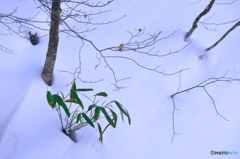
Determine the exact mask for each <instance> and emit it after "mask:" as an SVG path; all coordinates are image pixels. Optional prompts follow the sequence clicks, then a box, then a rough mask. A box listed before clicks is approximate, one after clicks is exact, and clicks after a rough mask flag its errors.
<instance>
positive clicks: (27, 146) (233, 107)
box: [0, 0, 240, 159]
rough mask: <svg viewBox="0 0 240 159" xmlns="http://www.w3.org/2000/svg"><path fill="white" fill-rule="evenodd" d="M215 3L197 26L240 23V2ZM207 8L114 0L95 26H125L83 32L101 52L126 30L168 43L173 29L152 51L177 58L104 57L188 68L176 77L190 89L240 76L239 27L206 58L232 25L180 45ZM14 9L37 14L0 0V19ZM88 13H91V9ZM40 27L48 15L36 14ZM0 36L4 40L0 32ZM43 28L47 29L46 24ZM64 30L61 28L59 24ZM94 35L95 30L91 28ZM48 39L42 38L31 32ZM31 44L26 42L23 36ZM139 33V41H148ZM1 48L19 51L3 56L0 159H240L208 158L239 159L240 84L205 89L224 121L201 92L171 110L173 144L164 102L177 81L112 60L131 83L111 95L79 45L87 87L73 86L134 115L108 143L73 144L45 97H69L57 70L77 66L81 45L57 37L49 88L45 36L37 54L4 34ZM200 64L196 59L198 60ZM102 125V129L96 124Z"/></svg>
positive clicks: (85, 138) (31, 6) (173, 0)
mask: <svg viewBox="0 0 240 159" xmlns="http://www.w3.org/2000/svg"><path fill="white" fill-rule="evenodd" d="M227 2H230V1H227V0H221V1H220V0H218V1H217V2H216V4H215V5H214V7H213V9H212V10H211V12H210V13H209V14H208V15H206V16H204V17H203V18H202V19H201V21H204V20H207V19H209V18H210V19H209V20H208V22H209V23H224V22H227V21H232V20H235V19H238V18H239V15H240V11H239V6H240V1H239V0H237V1H236V2H235V3H233V4H228V5H226V4H222V3H227ZM208 3H209V1H207V0H201V1H199V2H197V1H190V0H182V1H181V2H179V1H177V0H168V1H156V0H148V1H144V0H132V1H127V0H121V1H114V2H112V4H110V5H109V6H108V7H107V8H106V9H111V10H112V11H111V12H110V13H107V14H102V15H99V16H96V17H95V19H94V20H96V21H99V22H101V21H109V20H112V19H116V18H119V17H121V16H124V15H126V17H125V18H123V19H122V20H120V21H118V22H116V23H112V24H109V25H101V26H98V27H97V28H98V29H97V30H95V31H93V32H89V33H86V37H87V38H89V39H91V40H92V41H93V42H94V43H95V44H96V46H98V47H99V48H104V47H108V46H118V45H119V44H121V43H124V42H126V41H127V40H128V39H129V34H128V33H126V31H131V32H134V30H135V29H139V28H145V29H146V33H150V34H153V33H156V32H158V31H162V34H161V37H165V36H167V35H169V34H171V33H172V32H174V31H176V30H179V31H177V32H176V33H175V34H174V35H173V36H171V37H170V38H168V39H166V40H162V41H159V42H158V43H157V44H156V45H155V49H156V50H160V53H161V54H166V53H168V52H169V50H172V51H174V50H178V49H181V48H182V47H183V46H185V45H187V44H188V43H189V42H191V44H190V45H189V46H188V47H186V48H185V49H184V50H183V51H181V52H179V53H177V54H173V55H170V56H166V57H161V58H155V57H154V58H149V57H146V56H142V55H140V54H134V53H133V52H120V53H117V52H106V53H105V54H109V55H111V54H113V55H114V54H119V55H122V56H131V57H134V58H135V59H136V60H137V61H138V62H139V63H141V64H143V65H145V66H149V67H151V68H154V67H156V66H159V65H160V64H161V67H160V68H159V69H160V70H165V72H166V73H168V72H169V73H171V72H176V71H179V70H181V69H188V68H190V69H188V70H186V71H183V72H182V73H181V78H180V79H181V80H180V82H181V87H180V90H185V89H187V88H190V87H193V86H195V85H197V84H199V83H200V82H202V81H204V80H206V79H208V78H210V77H213V76H216V77H222V76H224V75H225V73H226V72H227V71H228V73H227V76H228V77H232V78H240V71H239V70H240V66H239V60H240V54H239V51H240V45H239V44H238V43H239V36H238V35H239V34H240V29H239V28H236V29H235V30H234V31H233V32H232V33H230V34H229V35H228V36H227V37H226V38H225V39H224V41H222V42H221V43H220V44H219V45H218V46H217V47H215V48H214V49H212V50H211V51H209V52H205V51H204V50H205V49H206V48H207V47H209V46H210V45H212V44H213V43H214V42H216V40H218V39H219V38H220V37H221V36H222V35H223V34H224V33H225V32H226V31H227V30H228V29H229V28H230V27H232V26H233V25H234V23H230V24H224V25H209V26H208V27H209V28H212V29H215V31H212V30H207V29H205V28H204V27H203V26H202V25H201V24H199V27H198V28H197V29H196V31H195V32H194V33H193V34H192V36H191V37H190V38H189V39H188V40H187V41H184V40H183V39H184V35H185V34H186V32H187V31H188V30H189V29H190V27H191V25H192V22H193V20H194V19H195V17H196V16H197V15H198V14H199V13H200V12H201V11H202V10H203V9H204V8H205V7H206V6H207V4H208ZM16 7H18V12H17V14H18V15H21V16H28V15H31V14H33V13H36V12H37V11H38V10H36V8H37V5H36V3H34V2H33V1H32V0H24V1H23V0H22V1H21V2H20V1H17V0H11V1H1V6H0V8H1V12H2V13H8V12H10V11H12V10H13V9H14V8H16ZM91 10H92V8H89V11H91ZM38 18H42V19H44V18H45V17H44V14H40V15H38ZM0 27H1V32H0V33H1V34H2V33H5V34H8V31H7V29H6V28H5V27H4V26H3V25H0ZM42 27H47V26H42ZM60 27H63V28H64V25H61V26H60ZM93 27H96V26H93ZM37 32H38V34H39V35H44V34H45V33H44V32H42V31H39V30H38V31H37ZM23 36H27V35H23ZM146 37H147V35H146V34H145V35H143V37H142V38H146ZM0 44H1V45H3V46H6V47H9V48H11V49H15V51H14V52H13V54H7V53H5V52H0V72H1V76H0V78H1V80H0V81H1V82H0V88H1V90H2V91H1V93H0V97H1V100H0V112H1V113H2V114H1V115H0V158H1V159H35V158H36V159H37V158H39V159H50V158H51V159H53V158H56V159H61V158H64V159H70V158H71V159H72V158H81V159H132V158H139V159H159V158H164V159H177V158H181V159H193V158H194V159H203V158H204V159H212V158H224V159H238V158H240V157H239V155H240V154H238V155H227V156H226V155H222V156H220V155H215V156H212V155H210V151H212V150H213V151H235V152H238V153H240V143H239V138H240V135H239V131H240V115H239V111H240V107H239V103H240V98H239V92H240V83H239V82H232V83H226V82H225V83H224V82H222V83H217V85H210V86H208V87H206V88H207V90H208V92H209V93H210V94H211V96H212V97H213V98H214V100H215V101H216V106H217V109H218V111H219V112H220V113H221V114H222V115H223V116H224V117H226V118H227V119H228V121H225V120H224V119H223V118H221V117H220V116H216V111H215V109H214V106H213V104H212V103H211V100H210V99H209V97H208V96H207V95H206V93H205V92H204V91H203V90H202V89H200V88H198V89H194V90H191V91H189V92H187V93H183V94H179V95H177V96H176V97H175V103H176V107H177V108H178V110H179V111H176V114H175V130H176V132H177V133H179V134H181V135H175V137H174V140H173V142H172V143H171V139H172V136H173V130H172V124H173V123H172V114H171V112H172V110H173V104H172V100H171V98H170V96H171V95H172V94H174V93H175V92H176V91H177V90H178V87H179V74H175V75H172V76H163V75H161V74H158V73H155V72H153V71H148V70H144V69H142V68H139V67H137V66H136V65H135V64H134V63H132V62H131V61H127V60H124V59H109V60H108V61H109V63H110V64H111V66H113V67H114V71H115V73H116V76H117V78H118V79H121V78H127V77H131V78H130V79H128V80H124V81H122V82H120V83H119V84H120V86H126V88H124V89H121V90H119V91H114V90H115V88H114V85H112V84H111V83H114V79H113V75H112V73H111V72H110V70H109V69H108V68H107V67H105V65H106V64H104V62H103V61H101V65H100V66H98V68H97V69H95V65H97V64H98V59H96V51H95V50H94V49H93V48H92V47H91V46H90V45H89V44H87V43H86V44H85V46H84V48H83V49H82V51H81V59H82V73H81V76H80V77H81V78H82V79H83V80H88V81H95V80H99V79H104V80H103V81H102V82H99V83H83V82H81V81H79V80H78V81H77V83H78V86H79V87H80V88H93V89H94V90H95V92H100V91H105V92H107V93H108V94H109V96H108V97H107V98H106V100H107V101H111V100H113V99H116V100H118V101H120V102H121V103H122V104H123V105H124V106H125V107H126V108H127V109H128V111H129V112H130V115H131V118H132V124H131V125H130V126H129V125H127V123H122V122H120V121H119V123H118V126H117V128H116V129H114V128H109V129H108V130H107V131H106V133H105V134H104V141H103V144H101V143H100V142H99V141H98V132H97V131H96V130H94V129H92V128H91V127H86V128H84V129H82V130H79V131H77V138H78V140H79V142H78V143H74V142H72V141H71V140H70V139H69V138H68V137H67V136H65V135H64V134H63V133H62V132H61V125H60V121H59V118H58V116H57V113H56V112H55V111H52V109H51V108H50V107H49V106H48V104H47V101H46V92H47V90H50V91H52V92H54V93H56V92H57V91H63V92H67V91H68V90H69V86H68V87H66V85H67V84H69V83H70V82H71V81H72V80H73V76H72V75H71V74H68V73H64V72H60V71H59V70H62V71H63V70H64V71H71V72H73V71H74V69H75V68H76V67H77V66H78V64H79V63H78V62H79V61H78V56H79V47H80V46H81V43H80V41H79V40H77V39H73V38H70V37H67V36H66V35H65V34H60V43H59V49H58V58H57V62H56V67H55V72H54V85H53V86H52V87H47V86H46V85H45V84H44V83H43V81H42V79H41V77H40V75H41V71H42V68H43V64H44V61H45V54H46V51H47V44H48V37H47V36H46V37H43V38H41V41H40V43H39V44H38V45H36V46H33V45H31V43H30V42H29V41H28V40H26V39H22V38H20V37H18V36H17V35H15V34H12V35H8V36H6V35H1V36H0ZM201 55H202V57H203V59H199V56H201ZM88 95H89V96H91V95H92V94H91V93H89V94H88ZM102 122H103V123H104V121H102Z"/></svg>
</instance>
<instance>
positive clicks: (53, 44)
mask: <svg viewBox="0 0 240 159" xmlns="http://www.w3.org/2000/svg"><path fill="white" fill-rule="evenodd" d="M60 5H61V0H53V2H52V9H51V26H50V35H49V43H48V51H47V55H46V61H45V65H44V68H43V72H42V78H43V80H44V82H45V83H46V84H47V85H49V86H51V85H52V78H53V70H54V65H55V61H56V57H57V49H58V42H59V37H58V30H59V21H60V18H59V14H60V12H61V9H60Z"/></svg>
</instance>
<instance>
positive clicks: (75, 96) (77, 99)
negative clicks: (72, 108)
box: [70, 90, 84, 109]
mask: <svg viewBox="0 0 240 159" xmlns="http://www.w3.org/2000/svg"><path fill="white" fill-rule="evenodd" d="M70 98H71V99H75V101H73V102H74V103H77V104H79V105H80V106H81V107H82V109H84V106H83V103H82V101H81V100H80V98H79V97H78V94H77V92H76V91H75V90H70Z"/></svg>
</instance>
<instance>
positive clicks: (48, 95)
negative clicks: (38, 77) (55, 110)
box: [47, 91, 54, 106]
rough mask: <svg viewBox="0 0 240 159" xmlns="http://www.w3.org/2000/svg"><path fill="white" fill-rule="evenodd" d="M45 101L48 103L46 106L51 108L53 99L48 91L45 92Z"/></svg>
mask: <svg viewBox="0 0 240 159" xmlns="http://www.w3.org/2000/svg"><path fill="white" fill-rule="evenodd" d="M47 101H48V104H49V105H50V106H52V105H53V103H54V101H53V97H52V94H51V92H50V91H47Z"/></svg>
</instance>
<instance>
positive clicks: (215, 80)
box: [171, 73, 240, 142]
mask: <svg viewBox="0 0 240 159" xmlns="http://www.w3.org/2000/svg"><path fill="white" fill-rule="evenodd" d="M218 82H227V83H231V82H240V79H238V78H229V77H226V74H225V75H224V76H223V77H218V78H217V77H212V78H209V79H207V80H205V81H203V82H201V83H199V84H198V85H196V86H193V87H190V88H188V89H185V90H182V91H180V86H181V79H180V73H179V87H178V90H177V92H176V93H174V94H173V95H171V99H172V102H173V111H172V121H173V137H172V140H171V142H173V139H174V137H175V135H176V134H177V133H176V130H175V110H177V108H176V103H175V101H174V97H175V96H176V95H179V94H182V93H185V92H188V91H190V90H193V89H196V88H202V89H203V90H204V92H205V93H206V94H207V96H208V97H209V98H210V99H211V102H212V104H213V106H214V109H215V111H216V113H217V115H219V116H220V117H221V118H223V119H224V120H226V121H228V119H227V118H225V117H224V116H223V115H221V114H220V113H219V111H218V109H217V106H216V103H215V100H214V99H213V97H212V96H211V95H210V93H209V92H208V91H207V89H206V87H207V86H208V85H211V84H216V83H218Z"/></svg>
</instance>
